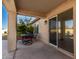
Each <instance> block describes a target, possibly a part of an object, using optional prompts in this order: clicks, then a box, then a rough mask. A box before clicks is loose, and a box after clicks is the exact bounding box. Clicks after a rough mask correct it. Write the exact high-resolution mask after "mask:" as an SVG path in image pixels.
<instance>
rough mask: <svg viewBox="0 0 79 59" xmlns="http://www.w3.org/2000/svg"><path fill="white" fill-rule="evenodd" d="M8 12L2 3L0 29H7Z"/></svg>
mask: <svg viewBox="0 0 79 59" xmlns="http://www.w3.org/2000/svg"><path fill="white" fill-rule="evenodd" d="M7 26H8V13H7V10H6V8H5V6H4V5H2V30H4V29H7Z"/></svg>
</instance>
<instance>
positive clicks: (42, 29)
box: [33, 19, 49, 43]
mask: <svg viewBox="0 0 79 59" xmlns="http://www.w3.org/2000/svg"><path fill="white" fill-rule="evenodd" d="M44 21H45V19H40V20H38V21H37V22H35V23H34V24H33V25H35V24H36V25H39V36H40V40H41V41H43V42H44V43H49V32H48V31H49V30H48V23H47V24H45V22H44Z"/></svg>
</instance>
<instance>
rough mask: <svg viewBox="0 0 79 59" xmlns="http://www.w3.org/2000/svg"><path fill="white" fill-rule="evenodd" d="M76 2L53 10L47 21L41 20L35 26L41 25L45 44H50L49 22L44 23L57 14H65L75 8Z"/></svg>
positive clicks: (42, 38) (72, 1)
mask: <svg viewBox="0 0 79 59" xmlns="http://www.w3.org/2000/svg"><path fill="white" fill-rule="evenodd" d="M74 3H75V0H67V1H65V2H64V3H62V4H60V5H59V6H57V7H56V8H55V9H54V10H52V11H51V12H50V13H49V14H48V15H47V18H46V19H40V20H39V21H37V22H35V23H34V24H39V33H40V37H41V40H42V41H43V42H45V43H49V22H47V24H45V23H44V21H45V20H47V21H49V19H50V18H52V17H54V16H56V15H57V14H59V13H61V12H64V11H66V10H68V9H70V8H73V6H74Z"/></svg>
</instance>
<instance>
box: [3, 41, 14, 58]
mask: <svg viewBox="0 0 79 59" xmlns="http://www.w3.org/2000/svg"><path fill="white" fill-rule="evenodd" d="M13 56H14V52H8V44H7V40H2V59H13Z"/></svg>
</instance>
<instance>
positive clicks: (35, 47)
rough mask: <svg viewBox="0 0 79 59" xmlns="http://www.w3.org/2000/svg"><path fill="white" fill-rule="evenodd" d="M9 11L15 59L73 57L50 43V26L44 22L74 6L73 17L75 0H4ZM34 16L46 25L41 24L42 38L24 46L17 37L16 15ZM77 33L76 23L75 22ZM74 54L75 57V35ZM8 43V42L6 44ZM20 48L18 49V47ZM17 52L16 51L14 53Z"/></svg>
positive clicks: (9, 30)
mask: <svg viewBox="0 0 79 59" xmlns="http://www.w3.org/2000/svg"><path fill="white" fill-rule="evenodd" d="M2 3H3V4H4V5H5V7H6V9H7V12H8V36H7V41H8V47H7V49H8V51H9V52H13V57H12V58H15V59H52V58H53V59H72V58H71V57H68V56H67V55H65V54H63V53H61V52H59V51H58V50H57V48H54V47H53V46H51V45H49V28H48V27H49V26H48V25H46V24H43V22H45V21H46V22H48V21H49V19H51V18H52V17H54V16H57V15H58V14H59V13H61V12H63V11H66V10H69V9H71V8H73V16H72V17H73V19H74V22H75V20H76V18H75V17H76V15H75V8H76V7H75V0H2ZM17 14H18V15H25V16H34V17H36V18H37V19H39V18H40V19H41V20H43V22H42V21H40V24H41V23H42V24H43V25H44V26H42V25H41V28H42V29H41V30H40V32H41V38H40V40H39V41H37V42H35V43H34V44H32V45H31V46H24V45H22V44H21V42H20V41H18V42H17V39H16V38H17V37H16V16H17ZM35 20H36V19H35ZM73 29H74V34H75V23H74V27H73ZM73 41H74V54H73V58H74V59H75V41H76V40H75V35H74V40H73ZM5 45H6V44H5ZM17 48H18V49H17ZM14 52H15V53H14Z"/></svg>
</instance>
